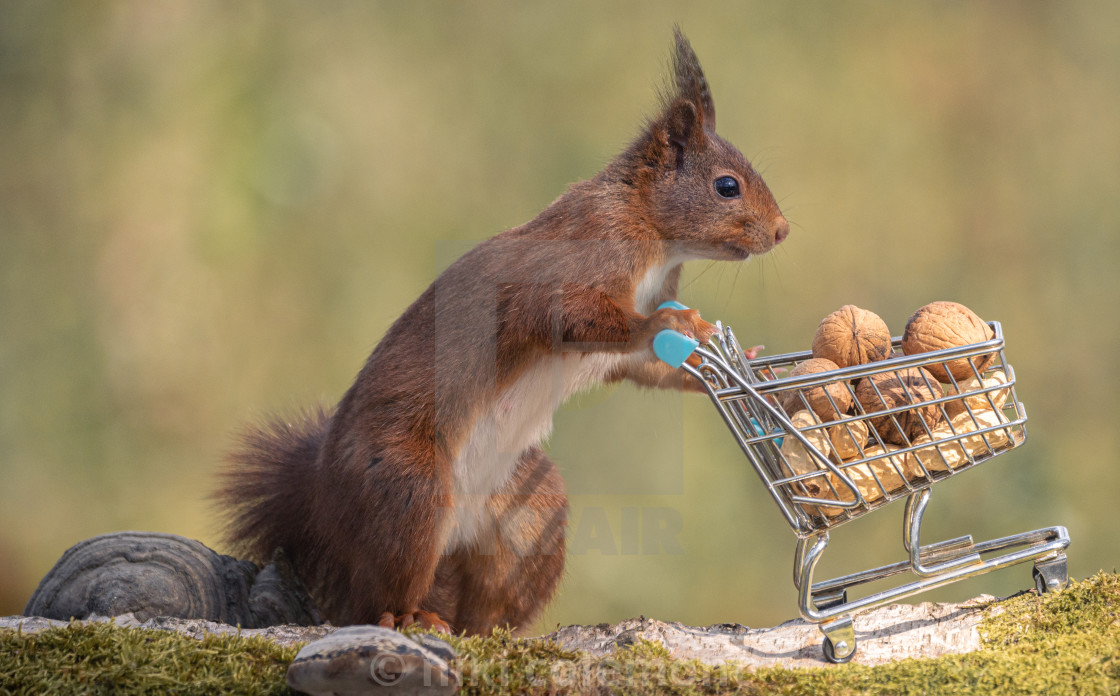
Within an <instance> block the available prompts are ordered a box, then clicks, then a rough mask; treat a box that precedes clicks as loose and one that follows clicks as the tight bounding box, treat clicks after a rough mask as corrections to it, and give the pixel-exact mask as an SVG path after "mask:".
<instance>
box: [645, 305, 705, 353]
mask: <svg viewBox="0 0 1120 696" xmlns="http://www.w3.org/2000/svg"><path fill="white" fill-rule="evenodd" d="M657 308H658V309H688V307H686V306H684V305H683V304H681V303H680V302H677V301H676V300H669V301H668V302H662V303H661V304H660V305H658V307H657ZM699 345H700V341H697V340H696V339H695V338H689V337H688V336H685V335H684V334H682V333H680V332H679V331H673V330H671V329H665V330H663V331H659V332H658V333H657V335H656V336H654V337H653V354H654V355H656V356H657V358H658V359H659V360H660V361H661V362H663V363H665V364H666V365H669V366H670V367H680V366H681V365H683V364H684V361H685V360H688V356H690V355H692V351H694V350H696V348H697V347H698V346H699Z"/></svg>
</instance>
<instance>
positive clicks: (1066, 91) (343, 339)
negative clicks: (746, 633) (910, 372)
mask: <svg viewBox="0 0 1120 696" xmlns="http://www.w3.org/2000/svg"><path fill="white" fill-rule="evenodd" d="M674 22H679V23H680V24H681V25H682V27H683V28H684V29H685V31H686V33H687V34H688V35H689V37H690V38H691V40H692V42H693V45H694V46H695V48H696V50H697V52H698V53H699V55H700V58H701V61H702V63H703V65H704V67H705V70H706V72H707V74H708V78H709V80H710V82H711V84H712V88H713V91H714V95H715V101H716V105H717V111H718V113H719V130H720V133H721V134H722V135H723V136H724V137H726V138H727V139H729V140H730V141H732V142H734V143H736V144H737V145H738V146H739V147H740V148H741V149H742V150H743V152H744V153H745V154H746V155H747V156H748V157H749V158H751V159H752V160H753V161H754V162H755V164H756V166H757V167H758V168H759V169H760V171H761V172H762V173H763V175H764V176H765V178H766V179H767V181H768V182H769V184H770V187H771V188H772V190H773V191H774V194H775V196H776V197H777V198H778V200H779V202H780V203H781V205H782V207H783V210H784V211H785V212H786V213H787V215H788V217H789V219H790V220H791V221H792V223H793V233H792V235H791V236H790V238H789V239H788V241H786V242H785V244H783V245H782V246H781V247H779V248H778V249H777V250H776V251H775V252H774V253H772V254H770V255H769V256H767V257H764V258H760V259H755V260H752V261H751V262H750V263H749V264H747V265H745V266H734V265H731V264H706V263H693V264H691V268H689V269H688V271H687V277H686V282H685V283H684V290H683V292H682V299H683V300H684V301H685V302H686V303H688V304H690V305H692V306H695V307H698V308H701V309H702V310H703V311H704V314H705V316H706V317H707V318H709V319H715V318H720V319H722V320H723V321H724V322H725V323H729V324H731V325H732V326H733V327H735V329H736V331H737V333H738V334H739V335H740V336H741V337H742V338H743V340H744V341H749V342H750V343H765V344H766V345H767V348H768V352H785V351H790V350H799V349H803V348H807V347H808V345H809V342H810V339H811V336H812V333H813V331H814V329H815V328H816V325H817V323H818V322H819V321H820V319H821V318H822V317H823V316H824V315H825V314H827V313H828V312H830V311H832V310H833V309H836V308H838V307H839V306H841V305H843V304H846V303H854V304H858V305H860V306H863V307H865V308H868V309H871V310H873V311H875V312H877V313H879V314H880V315H881V316H882V317H883V318H884V319H885V320H886V321H887V323H888V324H889V325H890V326H891V328H892V330H893V332H894V333H895V334H898V333H900V332H901V330H902V327H903V325H904V323H905V320H906V318H907V317H908V316H909V315H910V314H911V312H913V311H914V310H915V309H916V308H917V307H919V306H921V305H923V304H925V303H926V302H929V301H932V300H937V299H954V300H958V301H961V302H963V303H965V304H967V305H968V306H970V307H972V308H973V309H974V310H976V311H977V312H978V313H979V314H980V315H981V316H983V317H984V318H987V319H996V320H999V321H1001V322H1002V324H1003V328H1004V332H1005V335H1006V338H1007V342H1008V357H1009V359H1010V360H1011V362H1012V363H1013V364H1014V366H1015V368H1016V372H1017V374H1018V377H1019V387H1018V390H1019V396H1020V398H1021V399H1022V401H1023V402H1024V403H1025V404H1026V405H1027V407H1028V410H1029V414H1030V417H1031V421H1030V423H1029V424H1028V431H1029V439H1028V442H1027V444H1026V446H1024V447H1022V448H1021V449H1019V450H1016V451H1015V452H1013V453H1010V454H1009V455H1008V456H1005V457H1000V458H998V459H995V460H993V461H991V462H989V463H987V464H985V465H984V466H982V467H978V468H977V469H975V470H973V471H970V472H968V473H967V474H965V475H963V476H961V477H956V478H954V479H952V480H951V481H947V482H945V483H944V484H941V485H939V486H938V487H937V489H935V495H934V498H933V502H932V504H931V506H930V510H929V513H928V514H927V521H926V525H925V530H926V533H925V536H924V540H926V541H934V540H936V539H938V538H946V537H950V536H957V535H959V534H965V533H972V534H974V535H975V536H976V537H977V538H978V539H979V538H991V537H994V536H1002V535H1005V534H1011V533H1015V532H1019V531H1024V530H1027V529H1034V528H1037V527H1043V526H1049V525H1052V524H1064V525H1067V526H1068V527H1069V529H1070V533H1071V535H1072V538H1073V546H1072V547H1071V549H1070V570H1071V574H1073V575H1075V576H1077V577H1083V576H1085V575H1088V574H1091V573H1093V572H1095V571H1097V570H1098V569H1102V568H1103V569H1105V570H1113V569H1115V568H1116V566H1117V560H1118V558H1120V554H1118V549H1117V542H1118V541H1120V529H1118V527H1120V525H1117V522H1116V508H1115V507H1114V505H1116V497H1117V495H1118V494H1120V466H1118V457H1120V428H1118V427H1117V422H1116V421H1117V418H1118V415H1120V403H1118V391H1120V390H1118V377H1120V375H1118V374H1117V372H1118V371H1117V345H1118V342H1120V335H1118V334H1120V331H1118V322H1117V319H1116V307H1117V306H1118V304H1120V280H1118V275H1117V272H1116V269H1117V266H1118V264H1120V234H1118V231H1120V116H1118V115H1120V81H1118V80H1117V75H1120V34H1118V33H1117V31H1116V27H1117V26H1120V4H1117V3H1115V2H1108V1H1103V2H1074V3H1047V2H1024V3H1010V2H992V3H978V2H947V3H929V4H916V3H905V4H903V3H887V2H851V3H825V2H799V3H768V2H745V3H725V2H724V3H716V2H710V3H709V2H704V3H701V2H695V3H667V2H648V1H647V2H629V3H601V2H571V3H569V2H565V3H531V4H530V3H509V4H505V3H496V2H472V3H452V2H446V3H366V2H324V3H314V4H312V3H294V2H293V3H287V2H269V3H263V2H245V3H226V2H107V3H59V2H38V1H36V2H5V3H4V4H3V5H0V490H2V495H0V500H2V507H0V615H4V614H12V613H18V612H19V611H20V610H21V609H22V607H23V605H24V603H25V602H26V600H27V598H28V596H29V595H30V593H31V592H32V590H33V589H34V587H35V585H36V583H37V582H38V580H39V578H40V577H41V576H42V575H43V573H45V572H46V571H47V570H48V569H49V568H50V566H51V565H52V563H53V562H54V561H55V560H56V559H57V558H58V556H59V555H60V554H61V553H62V552H63V550H65V549H66V548H67V547H68V546H70V545H71V544H73V543H75V542H77V541H79V540H81V539H84V538H87V537H90V536H93V535H95V534H100V533H104V532H109V531H114V530H122V529H145V530H155V531H165V532H174V533H179V534H183V535H186V536H191V537H195V538H198V539H201V540H203V541H204V542H207V543H210V544H216V543H217V537H218V529H217V526H216V524H215V522H214V520H213V515H212V512H213V511H212V508H211V507H210V504H209V502H208V501H207V499H206V496H207V494H208V492H209V491H210V490H211V488H212V485H213V482H214V471H215V468H216V466H217V463H218V462H219V460H220V458H221V456H222V452H223V451H224V450H225V449H226V448H227V447H228V446H229V445H230V443H231V441H232V436H233V433H235V432H236V430H237V428H238V427H239V426H240V425H241V424H243V423H245V422H249V421H252V420H254V419H256V418H259V417H260V416H261V415H262V414H264V413H268V412H274V411H279V412H286V411H292V410H294V409H296V408H298V407H299V406H301V405H304V404H309V403H313V402H316V401H322V402H326V403H330V402H332V401H334V400H336V399H337V398H338V397H339V396H340V395H341V394H342V392H343V391H344V390H345V388H346V387H347V386H348V385H349V383H350V381H351V380H352V379H353V377H354V375H355V374H356V372H357V370H358V369H359V367H360V366H361V364H362V363H363V361H364V360H365V358H366V356H367V354H368V352H369V351H370V350H371V349H372V347H373V346H374V344H375V343H376V341H377V340H378V339H379V337H380V336H381V335H382V333H383V332H384V331H385V329H386V328H387V327H388V326H389V324H390V322H392V321H393V319H395V318H396V316H397V315H398V314H399V313H400V312H401V311H402V310H403V309H404V308H405V307H406V306H407V304H408V303H409V302H411V301H412V300H413V299H414V298H415V297H416V296H417V295H418V294H419V293H420V292H421V291H422V290H423V289H424V288H425V286H427V284H428V283H430V282H431V280H432V279H433V278H434V276H435V274H436V273H437V272H438V271H439V269H440V268H441V267H442V266H444V265H446V263H448V262H449V261H450V259H451V258H453V257H454V256H455V255H456V254H458V253H460V252H461V251H462V250H464V249H465V248H468V247H469V245H470V244H471V243H473V242H475V241H478V240H480V239H483V238H485V237H487V236H489V235H491V234H493V233H495V232H497V231H499V230H502V229H505V228H507V227H511V226H513V225H516V224H519V223H521V222H523V221H525V220H527V219H529V218H531V217H533V216H534V215H535V214H536V213H537V212H538V211H540V210H541V209H542V208H544V207H545V206H546V205H547V204H548V203H549V202H550V201H551V200H553V198H555V197H556V196H557V195H558V194H559V193H560V192H561V191H562V190H563V189H564V187H565V186H566V185H567V184H568V183H570V182H572V181H575V180H577V179H580V178H586V177H589V176H591V175H593V174H594V173H595V172H596V171H598V170H599V168H600V167H601V166H602V165H603V164H605V163H606V162H607V161H608V160H609V159H610V158H611V157H613V156H614V154H615V153H617V152H618V151H619V150H621V149H622V148H623V147H624V146H625V145H626V143H627V142H628V141H629V140H630V139H631V138H632V137H633V136H634V135H635V134H636V133H637V132H638V129H639V125H640V123H641V121H642V119H643V117H644V115H646V114H649V113H650V111H651V110H652V109H653V108H654V107H655V105H656V97H655V91H656V88H657V87H658V86H659V85H660V84H661V81H662V76H663V68H664V65H665V63H666V60H667V57H668V51H669V48H670V43H671V41H670V39H671V28H672V25H673V23H674ZM550 449H551V451H552V452H553V455H554V457H555V458H556V459H557V460H558V462H559V464H560V466H561V467H562V469H563V470H564V472H565V476H566V478H567V480H568V482H569V487H570V489H571V491H572V505H573V510H572V519H573V527H572V534H571V539H570V546H571V555H570V559H569V563H568V569H567V573H566V578H565V581H564V584H563V586H562V588H561V591H560V593H559V595H558V597H557V599H556V600H555V601H554V602H553V603H552V605H551V606H550V607H549V609H548V610H547V612H546V613H545V615H544V616H543V617H542V619H541V620H540V622H539V624H538V626H537V628H538V629H540V630H544V629H546V628H550V627H552V626H554V625H555V624H557V623H572V622H583V623H596V622H600V621H616V620H619V619H622V618H625V617H630V616H635V615H638V614H645V615H646V616H653V617H657V618H660V619H664V620H680V621H684V622H688V623H692V624H708V623H713V622H723V621H735V622H740V623H745V624H749V625H756V626H761V625H768V624H773V623H776V622H779V621H782V620H784V619H787V618H791V617H793V616H794V615H796V604H795V594H794V590H793V586H792V584H791V581H790V576H791V569H792V553H793V546H794V536H793V534H792V533H791V531H790V529H789V527H788V526H787V525H786V523H785V522H784V520H783V519H782V518H781V516H780V514H779V512H778V510H777V509H776V508H775V507H774V504H773V503H772V502H771V501H770V499H769V498H768V497H767V496H766V495H765V493H764V491H763V488H762V486H761V484H760V482H759V481H758V480H757V479H756V478H755V475H754V473H753V472H752V471H750V470H748V467H747V464H746V461H745V460H744V459H743V457H742V456H741V454H740V453H739V452H738V449H737V447H736V445H735V443H734V442H733V440H732V439H731V437H730V435H729V434H728V433H727V432H726V430H725V429H724V426H723V424H722V422H721V421H720V420H719V418H718V416H717V414H716V412H715V410H714V408H713V407H712V406H711V404H710V403H709V402H708V401H707V400H706V399H703V398H701V397H684V396H681V395H679V394H671V393H652V392H640V391H638V390H636V389H633V388H631V387H626V386H624V387H619V388H615V389H611V390H600V391H597V392H592V393H590V394H587V395H585V396H583V397H580V398H579V399H577V400H576V401H574V402H572V403H571V404H569V405H568V406H567V407H565V408H564V409H563V410H562V412H561V413H560V414H559V416H558V418H557V424H556V429H555V434H554V436H553V438H552V440H551V443H550ZM901 507H902V506H901V505H897V506H892V507H890V508H887V509H885V510H882V511H880V512H878V513H876V514H874V515H868V516H866V517H864V518H863V519H861V520H859V521H858V522H855V523H852V524H849V525H846V526H844V527H842V528H840V529H839V530H837V531H836V533H835V534H834V535H833V537H834V541H833V550H830V552H829V554H826V556H825V559H824V561H822V564H821V567H820V570H819V575H818V577H825V576H826V575H831V574H835V573H843V572H850V571H853V570H857V569H860V568H864V567H868V566H869V565H871V564H876V565H877V564H881V563H887V562H892V561H894V560H898V559H900V558H901V554H902V548H901V544H900V543H899V542H900V538H901V531H900V529H901V524H900V523H901V516H902V509H901ZM1029 586H1031V579H1030V572H1029V569H1028V568H1025V567H1024V568H1018V569H1015V570H1009V571H1003V572H1001V573H998V574H994V575H989V576H987V577H984V578H980V579H977V580H971V581H968V582H966V583H964V584H962V585H957V586H954V587H950V588H947V589H944V590H940V591H938V592H936V593H934V594H933V595H932V597H933V598H936V599H946V600H948V599H963V598H966V597H969V596H972V595H974V594H977V593H980V592H990V593H993V594H1010V593H1013V592H1015V591H1017V590H1019V589H1023V588H1026V587H1029Z"/></svg>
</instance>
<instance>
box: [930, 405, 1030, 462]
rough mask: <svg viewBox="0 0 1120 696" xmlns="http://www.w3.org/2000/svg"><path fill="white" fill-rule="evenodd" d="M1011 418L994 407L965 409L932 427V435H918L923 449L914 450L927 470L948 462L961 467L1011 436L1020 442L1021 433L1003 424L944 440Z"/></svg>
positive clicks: (985, 453) (1006, 441)
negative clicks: (970, 410)
mask: <svg viewBox="0 0 1120 696" xmlns="http://www.w3.org/2000/svg"><path fill="white" fill-rule="evenodd" d="M1009 422H1010V421H1009V420H1008V419H1007V417H1006V416H1004V415H1003V413H1002V412H1001V411H998V410H997V411H993V410H992V409H991V408H986V409H976V410H974V411H973V412H972V413H968V412H967V411H962V412H961V413H958V414H957V415H955V416H953V418H952V421H950V422H944V421H942V422H941V423H940V424H938V426H937V427H936V428H934V429H933V430H932V431H931V432H932V434H933V437H932V438H931V437H930V436H929V435H921V436H919V437H918V438H916V439H915V440H914V445H916V446H921V449H919V450H915V451H914V454H915V455H916V456H917V458H918V459H919V460H920V461H921V462H922V464H923V465H924V466H925V468H926V471H929V472H931V473H933V472H936V471H945V465H946V464H948V465H949V468H951V469H957V468H960V467H962V466H965V465H967V464H971V463H972V461H973V457H983V456H985V455H987V454H988V453H989V452H991V451H993V450H996V449H999V448H1000V447H1003V446H1005V445H1007V444H1008V442H1011V438H1012V437H1014V438H1015V440H1014V442H1013V443H1012V444H1013V445H1017V444H1019V443H1020V442H1021V439H1019V435H1018V434H1017V433H1016V432H1015V431H1013V430H1009V429H1007V428H1000V429H998V430H993V431H991V432H989V433H984V434H983V435H970V436H968V437H963V438H961V439H959V440H952V441H946V442H942V440H948V438H951V437H956V436H957V435H963V434H965V433H971V432H975V431H977V430H979V429H981V428H991V427H994V426H997V425H1002V424H1004V423H1009ZM935 448H936V449H935ZM939 452H940V453H939Z"/></svg>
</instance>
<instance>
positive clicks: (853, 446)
mask: <svg viewBox="0 0 1120 696" xmlns="http://www.w3.org/2000/svg"><path fill="white" fill-rule="evenodd" d="M868 433H869V431H868V428H867V421H862V420H858V421H852V422H851V423H838V424H836V425H833V426H830V427H829V428H828V439H829V440H830V441H831V442H832V451H833V452H835V453H836V456H837V457H839V458H840V460H841V461H843V460H846V459H853V458H855V457H859V456H861V455H860V449H861V448H862V447H863V446H864V445H866V444H867V436H868Z"/></svg>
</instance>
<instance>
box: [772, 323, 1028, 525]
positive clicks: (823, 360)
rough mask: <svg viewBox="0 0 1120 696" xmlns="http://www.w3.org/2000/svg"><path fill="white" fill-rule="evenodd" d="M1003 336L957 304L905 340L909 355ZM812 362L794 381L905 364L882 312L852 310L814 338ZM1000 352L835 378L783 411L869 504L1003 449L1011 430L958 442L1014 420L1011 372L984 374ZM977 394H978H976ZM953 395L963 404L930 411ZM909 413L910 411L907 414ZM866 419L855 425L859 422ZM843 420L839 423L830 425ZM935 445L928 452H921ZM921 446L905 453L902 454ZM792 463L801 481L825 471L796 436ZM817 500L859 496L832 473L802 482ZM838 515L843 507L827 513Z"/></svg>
mask: <svg viewBox="0 0 1120 696" xmlns="http://www.w3.org/2000/svg"><path fill="white" fill-rule="evenodd" d="M993 337H994V333H993V331H992V329H991V327H989V326H988V324H987V323H985V322H984V321H983V320H982V319H981V318H980V317H979V316H977V315H976V313H975V312H973V311H972V310H970V309H969V308H967V307H965V306H964V305H961V304H958V303H956V302H933V303H930V304H928V305H926V306H924V307H922V308H921V309H919V310H918V311H917V312H915V313H914V314H913V316H911V317H910V320H909V321H908V322H907V323H906V329H905V331H904V332H903V335H902V342H901V348H902V353H903V354H904V355H916V354H920V353H928V352H931V351H937V350H943V349H947V348H955V347H961V346H968V345H972V344H976V343H982V342H985V341H988V340H991V339H992V338H993ZM812 354H813V356H812V358H810V359H807V360H804V361H802V362H800V363H798V364H797V365H796V366H795V367H794V368H793V370H792V371H791V372H790V376H799V375H808V374H816V373H826V372H831V371H833V370H839V369H841V368H845V367H852V366H856V365H864V364H868V363H874V362H877V361H880V360H886V359H887V358H890V357H896V355H897V354H895V353H894V351H893V348H892V342H891V333H890V330H889V329H888V328H887V325H886V323H885V322H884V321H883V320H882V319H881V318H880V317H879V316H878V315H876V314H875V313H874V312H869V311H867V310H865V309H860V308H859V307H856V306H854V305H845V306H844V307H841V308H840V309H838V310H836V311H835V312H833V313H832V314H829V315H828V316H827V317H825V318H824V319H823V320H822V321H821V323H820V326H819V327H818V328H817V331H816V334H815V335H814V336H813V351H812ZM994 357H995V354H994V353H987V354H982V355H979V356H975V357H972V358H958V359H953V360H944V361H940V362H933V363H930V364H928V365H926V366H924V367H907V368H899V369H894V370H885V371H882V372H876V373H873V374H871V375H869V376H866V377H862V378H859V379H856V380H848V379H843V378H839V377H838V378H836V379H834V380H829V381H827V382H825V383H823V384H821V385H820V386H814V387H806V388H803V389H797V390H791V391H786V392H783V393H781V394H780V395H779V396H778V404H779V405H780V406H781V407H782V408H783V410H785V412H786V413H787V414H788V415H789V416H790V419H791V421H792V422H793V424H794V426H795V427H797V428H798V430H801V431H802V432H803V434H805V435H806V437H807V438H808V439H809V441H810V443H811V444H812V445H813V446H814V448H816V449H817V450H818V451H819V452H820V453H821V454H823V455H825V456H827V457H829V458H830V459H832V460H833V461H834V462H836V463H839V464H841V465H843V464H845V463H848V462H852V461H854V460H857V459H869V458H874V457H880V458H879V459H875V460H874V461H869V462H863V463H859V464H852V465H849V466H846V467H844V469H843V470H844V472H845V473H846V474H847V475H848V477H849V478H850V479H851V480H852V481H853V483H855V485H856V486H857V488H859V490H860V492H861V494H862V495H863V498H864V500H865V501H867V502H868V503H871V502H874V501H875V500H878V499H879V498H882V497H884V496H885V495H887V494H888V493H889V492H891V491H893V490H897V489H899V488H901V487H903V485H904V484H905V481H904V480H903V477H905V479H906V480H909V481H914V480H917V479H924V480H928V478H927V472H928V473H933V472H936V471H945V470H946V469H947V468H957V467H960V466H963V465H965V464H967V463H969V462H970V461H972V457H973V456H974V455H976V454H979V453H987V452H988V451H989V450H990V449H992V448H997V447H1001V446H1002V445H1004V444H1006V443H1007V442H1008V441H1009V439H1010V431H1009V430H1007V429H999V430H994V431H992V432H990V433H985V434H983V435H974V436H971V437H966V438H962V439H957V440H954V441H951V442H945V443H942V444H937V441H939V440H944V439H946V438H952V437H957V436H959V435H961V434H962V433H967V432H973V431H976V430H979V429H982V428H987V427H992V426H995V425H998V424H1000V423H1006V422H1008V421H1007V419H1006V417H1005V416H1004V415H1003V413H1002V407H1003V405H1004V403H1005V401H1006V399H1007V396H1008V393H1009V391H1010V390H1009V388H1006V387H1005V388H1000V385H1006V384H1007V382H1008V379H1007V375H1006V373H1004V372H1003V371H1002V370H993V371H991V372H990V374H985V370H987V368H988V367H989V365H990V364H991V361H992V360H993V358H994ZM969 393H973V395H972V396H969ZM945 396H957V397H958V398H956V399H952V400H946V401H942V402H941V403H930V402H932V401H935V400H938V399H942V398H943V397H945ZM907 407H910V408H907ZM853 417H854V418H857V419H856V420H852V418H853ZM833 421H842V422H840V423H837V424H836V425H827V424H828V423H831V422H833ZM922 445H928V447H922ZM911 447H919V448H920V449H916V450H913V451H910V452H904V453H901V454H898V455H892V454H890V453H891V452H893V451H897V450H900V449H903V448H911ZM781 452H782V458H783V460H784V462H783V463H784V465H785V466H786V468H788V469H789V470H790V472H789V473H791V474H794V475H799V474H805V473H810V472H812V471H816V470H821V469H822V467H821V466H820V465H819V463H818V462H816V461H815V460H814V458H813V457H812V456H810V454H809V452H808V451H807V450H806V449H805V447H804V446H803V445H802V444H801V442H800V441H799V440H797V439H796V438H785V439H784V442H783V444H782V447H781ZM802 484H803V485H804V486H805V488H806V490H807V492H808V493H809V495H810V496H812V497H815V498H826V499H828V498H831V499H840V500H845V501H850V500H852V499H854V496H853V495H852V492H851V490H850V489H849V488H848V487H847V486H846V485H844V484H843V483H842V481H841V480H840V479H839V478H838V477H836V476H835V474H832V473H831V472H830V471H828V470H824V471H822V473H821V475H820V476H815V477H812V478H807V479H803V480H802ZM822 510H823V511H824V512H825V513H826V514H829V515H834V514H838V513H839V512H841V511H842V510H841V509H840V508H822Z"/></svg>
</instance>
